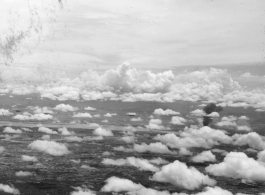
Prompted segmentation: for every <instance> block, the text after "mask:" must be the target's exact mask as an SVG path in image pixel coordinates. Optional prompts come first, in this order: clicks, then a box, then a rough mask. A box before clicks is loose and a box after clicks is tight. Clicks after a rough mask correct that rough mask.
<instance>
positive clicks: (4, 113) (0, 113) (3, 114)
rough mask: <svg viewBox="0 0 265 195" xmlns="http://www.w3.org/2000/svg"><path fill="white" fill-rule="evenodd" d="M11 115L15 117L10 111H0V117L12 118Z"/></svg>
mask: <svg viewBox="0 0 265 195" xmlns="http://www.w3.org/2000/svg"><path fill="white" fill-rule="evenodd" d="M10 115H13V113H12V112H10V111H9V110H6V109H0V116H10Z"/></svg>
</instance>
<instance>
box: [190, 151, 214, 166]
mask: <svg viewBox="0 0 265 195" xmlns="http://www.w3.org/2000/svg"><path fill="white" fill-rule="evenodd" d="M191 160H192V161H193V162H198V163H203V162H215V161H216V157H215V155H214V154H213V153H212V152H211V151H209V150H208V151H203V152H201V153H200V154H197V155H196V156H194V157H192V158H191Z"/></svg>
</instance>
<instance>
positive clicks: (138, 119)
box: [131, 117, 143, 122]
mask: <svg viewBox="0 0 265 195" xmlns="http://www.w3.org/2000/svg"><path fill="white" fill-rule="evenodd" d="M131 121H133V122H137V121H143V119H142V118H141V117H138V118H131Z"/></svg>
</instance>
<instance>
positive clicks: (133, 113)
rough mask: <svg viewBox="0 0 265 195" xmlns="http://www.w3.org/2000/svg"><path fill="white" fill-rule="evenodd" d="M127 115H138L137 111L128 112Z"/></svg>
mask: <svg viewBox="0 0 265 195" xmlns="http://www.w3.org/2000/svg"><path fill="white" fill-rule="evenodd" d="M126 115H128V116H136V113H135V112H128V113H126Z"/></svg>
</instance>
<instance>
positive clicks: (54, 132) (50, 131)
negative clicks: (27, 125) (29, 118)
mask: <svg viewBox="0 0 265 195" xmlns="http://www.w3.org/2000/svg"><path fill="white" fill-rule="evenodd" d="M38 131H39V132H42V133H47V134H58V132H57V131H53V130H52V129H50V128H47V127H39V129H38Z"/></svg>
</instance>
